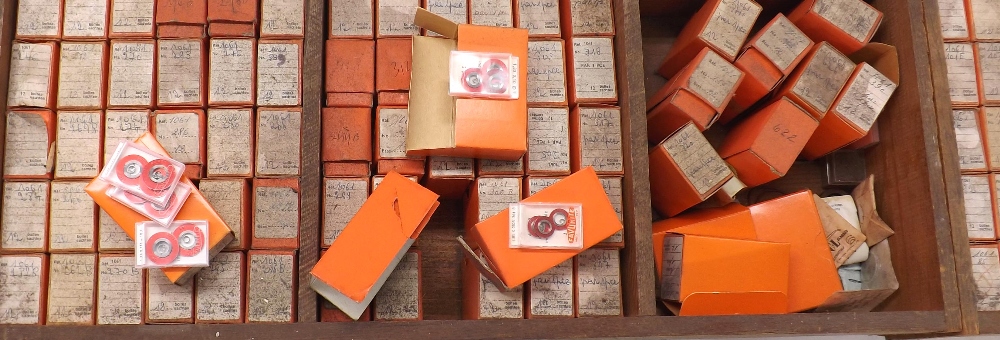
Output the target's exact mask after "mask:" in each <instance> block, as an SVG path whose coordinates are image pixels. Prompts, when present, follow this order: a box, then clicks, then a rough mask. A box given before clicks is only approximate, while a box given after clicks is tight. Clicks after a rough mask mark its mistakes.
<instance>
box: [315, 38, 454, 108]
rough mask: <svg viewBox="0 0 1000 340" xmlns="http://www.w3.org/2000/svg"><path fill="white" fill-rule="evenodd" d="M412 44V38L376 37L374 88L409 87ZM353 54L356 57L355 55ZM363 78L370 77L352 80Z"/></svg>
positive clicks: (402, 88)
mask: <svg viewBox="0 0 1000 340" xmlns="http://www.w3.org/2000/svg"><path fill="white" fill-rule="evenodd" d="M412 45H413V39H411V38H392V39H378V40H377V41H375V89H376V90H378V91H394V90H409V89H410V74H411V67H412V61H411V60H412V58H413V54H412V53H411V52H412ZM355 53H361V52H355ZM354 56H355V57H357V55H354ZM446 59H447V58H446ZM446 64H447V63H446ZM362 65H363V64H362ZM330 66H331V65H329V64H327V67H330ZM344 66H349V67H354V68H363V67H357V65H355V64H350V63H347V64H345V65H344ZM351 72H352V73H353V72H359V73H357V74H365V73H363V71H358V70H356V69H352V71H351ZM334 76H336V75H334ZM365 79H370V78H360V80H353V81H365ZM328 80H329V79H328ZM446 85H447V84H446ZM328 86H329V85H328ZM361 86H362V85H355V86H353V87H361ZM363 86H367V85H363ZM328 92H329V90H328ZM359 92H360V91H359ZM445 94H448V92H447V91H445Z"/></svg>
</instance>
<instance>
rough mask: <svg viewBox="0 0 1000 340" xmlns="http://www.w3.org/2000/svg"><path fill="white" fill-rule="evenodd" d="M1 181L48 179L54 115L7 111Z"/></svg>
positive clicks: (51, 156)
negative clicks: (4, 179)
mask: <svg viewBox="0 0 1000 340" xmlns="http://www.w3.org/2000/svg"><path fill="white" fill-rule="evenodd" d="M6 120H7V128H6V129H5V131H4V133H5V134H6V135H5V140H6V141H7V143H5V144H4V161H3V178H7V179H28V178H37V179H45V178H52V171H53V170H54V169H53V165H54V162H52V161H51V160H52V159H54V158H55V154H56V149H55V142H56V115H55V113H53V112H52V111H48V110H10V111H7V119H6Z"/></svg>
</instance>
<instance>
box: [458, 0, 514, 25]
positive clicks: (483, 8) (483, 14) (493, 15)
mask: <svg viewBox="0 0 1000 340" xmlns="http://www.w3.org/2000/svg"><path fill="white" fill-rule="evenodd" d="M512 2H513V1H512V0H471V1H469V13H470V15H471V17H470V18H469V22H470V23H471V24H473V25H481V26H494V27H514V14H513V13H514V9H513V4H512Z"/></svg>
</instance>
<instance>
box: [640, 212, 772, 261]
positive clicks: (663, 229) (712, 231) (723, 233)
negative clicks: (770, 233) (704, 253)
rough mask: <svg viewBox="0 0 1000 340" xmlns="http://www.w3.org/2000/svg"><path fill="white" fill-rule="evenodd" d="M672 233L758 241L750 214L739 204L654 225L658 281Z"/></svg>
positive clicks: (687, 213) (669, 219) (654, 254)
mask: <svg viewBox="0 0 1000 340" xmlns="http://www.w3.org/2000/svg"><path fill="white" fill-rule="evenodd" d="M668 233H673V234H681V235H698V236H708V237H719V238H730V239H737V240H756V239H757V231H756V230H754V226H753V218H751V217H750V210H749V209H747V207H744V206H743V205H741V204H739V203H730V204H727V205H724V206H722V207H718V208H708V209H700V210H693V211H690V212H686V213H683V214H680V215H677V216H674V217H671V218H668V219H665V220H660V221H657V222H653V262H654V263H655V264H656V275H657V278H659V277H660V274H661V273H662V270H663V240H664V238H665V237H666V236H667V234H668Z"/></svg>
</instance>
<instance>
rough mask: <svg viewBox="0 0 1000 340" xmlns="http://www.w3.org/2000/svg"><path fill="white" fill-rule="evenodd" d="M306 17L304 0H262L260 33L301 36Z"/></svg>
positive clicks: (303, 32)
mask: <svg viewBox="0 0 1000 340" xmlns="http://www.w3.org/2000/svg"><path fill="white" fill-rule="evenodd" d="M370 8H371V5H369V9H370ZM305 18H306V17H305V1H303V0H262V1H261V4H260V35H287V36H296V37H301V36H303V35H304V34H305V26H306V25H305Z"/></svg>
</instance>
